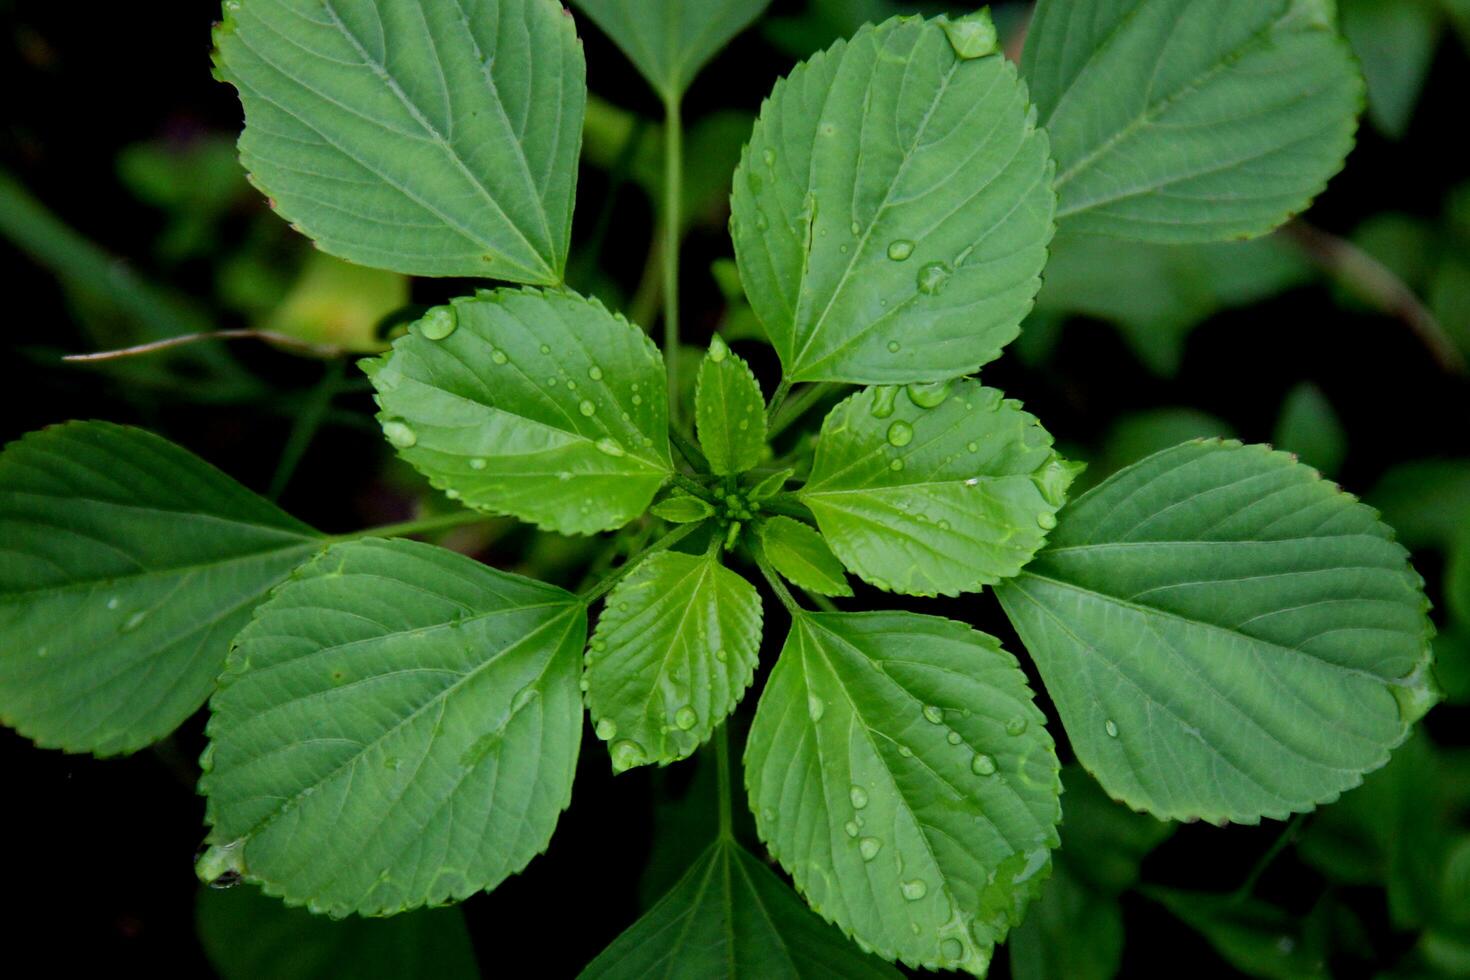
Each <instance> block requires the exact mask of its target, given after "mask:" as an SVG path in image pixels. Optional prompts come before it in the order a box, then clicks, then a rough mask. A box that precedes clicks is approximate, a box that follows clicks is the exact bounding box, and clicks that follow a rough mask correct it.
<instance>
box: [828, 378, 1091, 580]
mask: <svg viewBox="0 0 1470 980" xmlns="http://www.w3.org/2000/svg"><path fill="white" fill-rule="evenodd" d="M1076 472H1077V468H1076V467H1075V466H1074V465H1073V464H1069V463H1067V462H1066V461H1065V460H1063V459H1062V458H1061V457H1060V456H1058V455H1057V454H1056V453H1055V452H1053V451H1052V448H1051V436H1050V435H1049V434H1048V433H1047V431H1046V430H1045V429H1043V428H1042V427H1041V423H1039V422H1038V421H1037V420H1036V419H1035V418H1034V417H1033V416H1031V415H1029V414H1027V413H1026V412H1023V411H1021V408H1020V403H1019V402H1017V401H1014V400H1011V399H1006V398H1004V397H1003V396H1002V394H1001V393H1000V392H999V391H996V390H995V389H994V388H985V387H982V386H981V385H980V384H979V382H976V381H972V380H968V379H967V380H962V381H958V382H954V383H945V384H943V385H937V386H932V385H910V386H908V388H907V390H906V391H903V392H901V391H900V390H899V389H897V388H872V389H868V390H867V391H861V392H858V393H857V394H855V395H852V396H851V397H849V398H848V399H847V400H846V401H843V402H842V403H840V404H839V405H837V407H835V408H834V409H832V411H831V413H830V414H829V415H828V416H827V418H826V421H824V422H823V423H822V432H821V437H820V438H819V440H818V442H817V454H816V459H815V461H814V462H813V463H812V472H811V478H810V480H809V481H808V483H807V485H806V486H805V487H803V488H802V490H801V491H800V497H801V501H802V503H804V504H806V505H807V506H808V507H809V508H811V511H812V513H813V514H814V515H816V518H817V525H818V526H819V527H820V528H821V529H822V533H823V535H825V536H826V539H827V542H828V544H830V545H831V546H832V550H833V551H834V552H836V553H837V557H839V558H841V559H842V562H843V564H845V565H846V566H847V567H848V568H849V569H851V570H852V571H853V572H854V573H855V574H857V575H859V576H861V577H862V578H863V579H865V580H866V581H868V582H871V583H872V584H874V585H876V586H878V587H879V588H883V589H889V590H892V591H894V592H902V593H907V594H910V595H934V594H936V593H940V594H944V595H955V594H957V593H960V592H974V591H978V590H979V589H980V588H981V587H982V586H984V585H988V584H990V583H992V582H996V581H999V580H1000V579H1002V578H1005V577H1007V576H1010V575H1014V574H1016V572H1017V571H1019V570H1020V569H1021V566H1023V565H1025V564H1026V562H1027V561H1028V560H1029V559H1030V558H1031V556H1032V555H1033V554H1034V553H1035V552H1036V549H1037V548H1039V547H1041V544H1042V542H1043V541H1044V540H1045V539H1046V534H1047V531H1048V530H1049V529H1050V528H1052V527H1055V526H1056V517H1055V514H1056V512H1057V509H1058V508H1060V507H1061V505H1062V502H1063V501H1064V500H1065V499H1066V492H1067V487H1068V486H1069V485H1070V484H1071V482H1072V479H1073V477H1074V476H1075V475H1076Z"/></svg>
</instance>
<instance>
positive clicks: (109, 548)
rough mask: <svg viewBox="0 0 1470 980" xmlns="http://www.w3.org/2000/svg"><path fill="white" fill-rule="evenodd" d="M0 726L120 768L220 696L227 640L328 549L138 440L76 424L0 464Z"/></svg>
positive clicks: (174, 453)
mask: <svg viewBox="0 0 1470 980" xmlns="http://www.w3.org/2000/svg"><path fill="white" fill-rule="evenodd" d="M0 538H3V540H4V542H5V544H4V547H3V549H0V634H3V635H4V636H5V649H4V652H3V654H0V718H3V719H4V722H5V724H6V725H8V726H10V727H12V728H15V729H16V730H17V731H19V732H20V733H21V734H22V735H24V736H26V737H27V738H29V739H32V740H33V741H35V742H36V744H37V745H39V746H41V747H42V748H59V749H65V750H67V751H69V752H93V753H95V754H97V755H116V754H117V753H120V752H132V751H134V750H136V749H139V748H142V747H143V746H144V745H147V744H148V743H149V742H153V741H155V740H157V739H159V738H162V737H163V736H164V735H167V734H168V733H169V732H171V731H173V730H174V729H175V728H177V727H178V726H179V725H180V724H182V723H183V721H184V719H186V718H188V717H189V715H191V714H193V713H194V711H195V710H196V709H198V708H199V706H200V705H201V704H203V703H204V701H205V699H206V698H208V697H209V693H210V692H211V691H212V690H214V682H215V677H216V676H217V675H218V674H219V672H220V669H221V668H222V667H223V666H224V663H225V656H226V654H227V653H228V651H229V644H230V640H231V639H232V638H233V637H234V635H235V634H236V633H238V632H239V631H240V628H241V627H242V626H244V625H245V623H246V622H247V621H248V620H249V618H250V610H251V609H252V608H253V607H254V606H255V604H256V603H258V602H260V601H261V600H263V599H264V598H265V596H266V593H267V592H269V591H270V589H271V587H272V586H274V585H275V584H276V583H277V582H279V581H280V580H281V579H283V578H285V577H286V575H287V573H289V572H290V571H291V569H292V568H293V567H294V566H296V565H297V564H299V563H301V562H302V561H305V560H306V559H307V558H309V557H310V556H311V555H312V553H313V552H315V551H318V550H319V549H320V548H321V547H322V545H323V543H324V542H323V539H322V537H321V536H320V535H319V534H317V532H315V531H313V530H312V529H311V528H309V527H307V526H306V525H305V524H302V523H301V522H300V521H297V520H295V519H294V518H292V517H291V516H290V515H288V514H286V513H284V512H283V511H281V510H280V509H279V508H277V507H276V506H275V505H274V504H272V503H270V502H269V501H267V500H266V499H265V498H263V497H259V496H257V495H256V494H254V493H251V492H250V491H249V490H247V489H245V488H244V487H242V486H241V485H240V484H238V483H236V482H235V481H234V480H232V479H230V478H229V477H228V476H226V475H224V474H223V473H221V472H220V471H219V470H217V469H215V468H214V467H213V466H210V465H209V464H208V463H206V462H204V461H203V460H201V459H200V458H199V457H197V456H195V455H193V454H192V453H189V452H187V451H185V450H183V449H181V448H179V447H178V446H175V445H174V444H173V443H171V442H168V441H166V440H164V439H161V438H159V437H158V436H155V435H153V434H152V433H149V432H144V431H143V430H141V429H133V428H128V427H125V426H120V425H112V424H110V423H107V422H70V423H67V424H66V425H60V426H54V427H52V428H49V429H43V430H41V431H39V432H32V433H30V434H29V435H27V436H25V437H24V438H22V439H20V440H19V441H17V442H13V443H11V444H10V445H9V446H6V447H5V451H4V452H3V453H0Z"/></svg>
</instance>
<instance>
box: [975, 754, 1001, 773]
mask: <svg viewBox="0 0 1470 980" xmlns="http://www.w3.org/2000/svg"><path fill="white" fill-rule="evenodd" d="M970 771H971V772H973V773H974V774H975V775H977V776H990V775H993V774H994V773H995V760H994V759H992V758H991V757H990V756H988V755H986V754H985V753H984V752H981V753H978V754H977V755H976V756H975V758H973V759H971V760H970Z"/></svg>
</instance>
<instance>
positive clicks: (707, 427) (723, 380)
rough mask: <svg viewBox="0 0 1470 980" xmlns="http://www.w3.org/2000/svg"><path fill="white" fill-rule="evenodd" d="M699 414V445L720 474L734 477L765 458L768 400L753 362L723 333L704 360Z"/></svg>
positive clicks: (696, 399) (697, 396) (696, 393)
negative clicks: (743, 355) (735, 348)
mask: <svg viewBox="0 0 1470 980" xmlns="http://www.w3.org/2000/svg"><path fill="white" fill-rule="evenodd" d="M694 417H695V423H696V424H697V425H698V427H699V447H700V448H701V449H703V450H704V455H705V456H706V457H707V458H708V459H709V465H710V469H711V470H713V471H714V472H715V473H717V474H719V475H721V476H732V475H734V474H736V473H744V472H745V471H746V470H750V469H754V468H755V466H756V465H757V464H759V463H760V461H761V456H762V455H763V453H764V451H765V448H766V402H765V399H764V398H763V397H762V396H761V389H760V385H759V384H758V383H757V382H756V380H755V374H754V373H752V372H751V370H750V365H749V364H746V363H745V361H744V359H742V358H741V357H740V356H739V355H737V354H735V353H734V352H733V351H731V350H730V348H729V347H728V346H726V344H725V342H724V341H723V340H721V339H720V338H719V337H715V339H714V340H713V341H712V342H711V343H710V348H709V353H708V354H706V355H705V357H704V360H703V361H702V362H700V365H699V380H698V382H697V386H696V388H695V391H694Z"/></svg>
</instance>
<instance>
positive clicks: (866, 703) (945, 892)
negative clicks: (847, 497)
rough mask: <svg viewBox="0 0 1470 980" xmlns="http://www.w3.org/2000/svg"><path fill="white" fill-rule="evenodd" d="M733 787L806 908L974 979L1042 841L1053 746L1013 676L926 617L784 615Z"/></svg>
mask: <svg viewBox="0 0 1470 980" xmlns="http://www.w3.org/2000/svg"><path fill="white" fill-rule="evenodd" d="M745 782H746V788H747V790H748V791H749V795H750V805H751V809H752V810H753V811H754V813H755V816H756V826H757V828H758V829H759V831H760V835H761V838H762V839H763V840H764V841H765V842H766V844H767V845H768V847H769V848H770V850H771V853H772V854H773V855H774V856H775V857H776V858H777V859H778V860H779V861H780V862H781V864H782V866H783V867H785V868H786V870H787V871H789V872H790V873H791V875H792V877H793V878H794V879H795V880H796V885H797V887H798V888H799V889H801V891H802V893H803V894H804V895H805V896H806V899H807V902H808V903H809V904H810V905H811V906H812V908H814V909H816V910H817V911H818V912H819V913H820V914H821V915H822V916H824V917H825V918H827V919H829V920H831V921H833V922H835V923H837V925H839V926H840V927H841V928H842V929H843V931H845V932H847V933H849V934H850V935H851V936H852V937H853V938H854V939H856V940H857V941H858V942H859V943H861V944H866V946H867V947H871V948H872V949H873V950H874V951H875V952H877V953H878V955H880V956H882V957H884V958H885V959H899V960H902V961H903V962H904V963H906V964H908V965H910V966H920V965H923V966H927V967H931V968H946V969H960V970H965V971H967V972H970V973H973V974H975V975H977V976H979V975H982V974H983V973H984V972H985V969H986V966H987V965H988V963H989V961H990V956H991V951H992V948H993V946H994V945H995V944H996V943H997V942H999V941H1001V939H1002V938H1004V936H1005V934H1006V931H1007V930H1008V929H1009V928H1010V927H1012V926H1013V925H1015V924H1016V923H1017V922H1019V921H1020V918H1021V915H1022V913H1023V911H1024V910H1025V907H1026V904H1027V902H1028V901H1029V900H1030V899H1031V898H1032V896H1033V895H1034V894H1035V892H1036V890H1037V887H1038V886H1039V885H1040V883H1041V881H1042V880H1043V879H1044V878H1045V876H1046V871H1047V865H1048V859H1049V855H1050V849H1051V848H1052V847H1054V846H1055V845H1056V843H1057V836H1056V822H1057V819H1058V817H1059V816H1060V806H1059V803H1058V795H1057V794H1058V793H1059V792H1060V788H1061V787H1060V782H1059V780H1058V778H1057V759H1056V754H1055V752H1054V750H1053V746H1052V740H1051V736H1050V735H1049V734H1048V733H1047V731H1046V726H1045V717H1044V716H1043V715H1042V713H1041V711H1040V710H1039V709H1038V708H1037V707H1036V706H1035V705H1034V704H1033V703H1032V695H1031V690H1030V688H1029V687H1027V685H1026V678H1025V676H1024V675H1023V674H1022V673H1021V670H1020V667H1019V666H1018V665H1017V663H1016V661H1015V658H1013V657H1012V656H1011V655H1010V654H1008V653H1006V652H1005V651H1004V650H1002V649H1001V648H1000V645H999V644H998V643H997V642H996V640H995V639H994V638H992V637H990V636H987V635H985V634H983V633H977V632H975V631H974V630H971V629H969V628H968V627H966V626H964V625H962V624H960V623H956V622H952V621H950V620H947V619H939V618H936V617H933V616H919V615H915V614H912V613H899V612H884V613H850V614H848V613H810V614H803V615H800V616H798V617H797V619H796V621H795V623H794V624H793V626H792V630H791V634H790V636H789V637H788V638H787V640H786V646H785V648H784V649H783V650H782V651H781V656H780V659H779V660H778V661H777V663H776V666H775V668H774V669H773V670H772V672H771V676H770V679H769V680H768V681H767V683H766V687H765V690H764V691H763V692H762V695H761V701H760V706H759V708H758V709H757V711H756V717H755V722H754V725H753V727H752V728H751V732H750V738H749V741H748V742H747V744H746V751H745Z"/></svg>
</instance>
